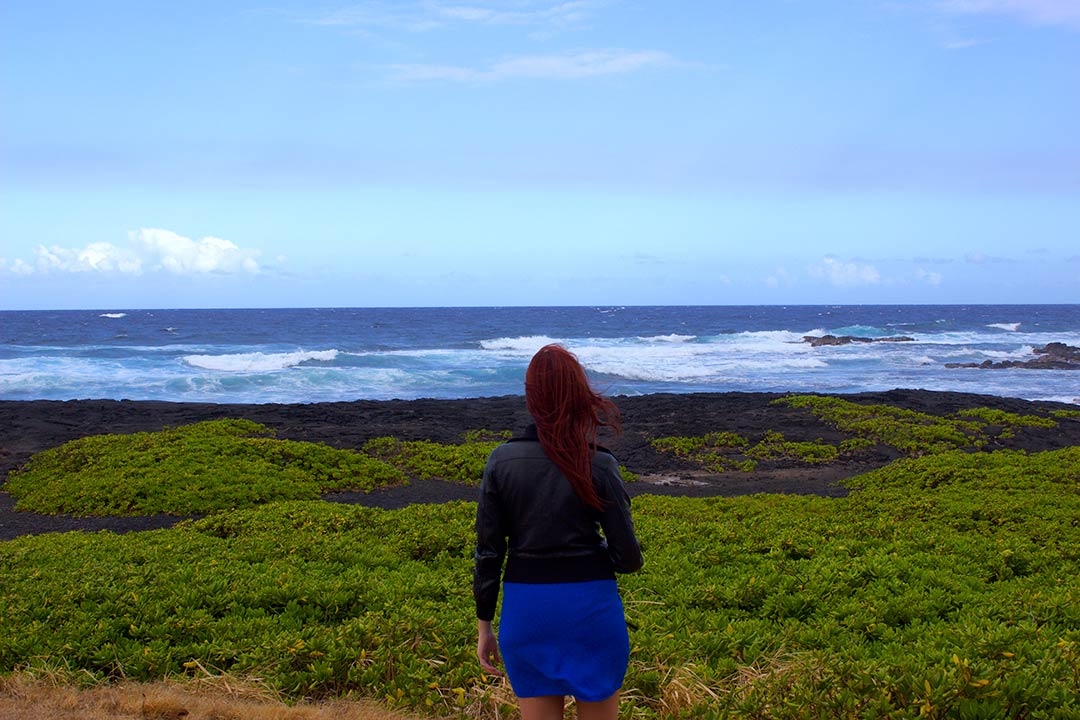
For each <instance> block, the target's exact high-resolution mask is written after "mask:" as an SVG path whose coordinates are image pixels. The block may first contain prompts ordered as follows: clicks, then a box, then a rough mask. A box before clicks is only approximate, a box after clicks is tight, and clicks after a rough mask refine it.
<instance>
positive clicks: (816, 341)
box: [803, 335, 915, 347]
mask: <svg viewBox="0 0 1080 720" xmlns="http://www.w3.org/2000/svg"><path fill="white" fill-rule="evenodd" d="M914 340H915V338H910V337H907V336H906V335H900V336H897V337H883V338H872V337H863V336H861V335H803V342H807V343H810V345H811V346H813V347H821V346H822V345H850V344H851V343H873V342H912V341H914Z"/></svg>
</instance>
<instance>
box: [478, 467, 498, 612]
mask: <svg viewBox="0 0 1080 720" xmlns="http://www.w3.org/2000/svg"><path fill="white" fill-rule="evenodd" d="M494 467H495V463H494V462H493V460H492V459H491V458H490V457H489V458H488V462H487V466H486V467H485V468H484V477H483V479H482V480H481V482H480V499H479V502H478V503H477V506H476V554H475V565H474V567H473V599H474V600H475V601H476V618H477V620H493V619H494V618H495V606H496V604H497V603H498V600H499V580H500V576H501V575H502V564H503V558H504V557H505V556H506V527H505V522H504V520H503V513H502V507H501V504H500V502H499V495H498V488H497V484H496V482H495V478H494Z"/></svg>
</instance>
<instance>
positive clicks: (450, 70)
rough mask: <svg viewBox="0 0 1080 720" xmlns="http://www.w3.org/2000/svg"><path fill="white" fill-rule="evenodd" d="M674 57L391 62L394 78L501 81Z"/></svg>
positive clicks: (593, 54) (600, 71)
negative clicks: (482, 63)
mask: <svg viewBox="0 0 1080 720" xmlns="http://www.w3.org/2000/svg"><path fill="white" fill-rule="evenodd" d="M673 63H674V59H673V58H672V57H671V56H670V55H668V54H667V53H663V52H659V51H656V50H587V51H583V52H579V53H568V54H563V55H522V56H518V57H511V58H507V59H505V60H500V61H498V62H496V63H493V64H492V65H490V66H488V67H486V68H470V67H464V66H459V65H428V64H411V65H390V66H388V69H389V70H390V72H391V76H392V79H393V80H396V81H401V82H422V81H428V80H451V81H456V82H470V81H498V80H509V79H513V78H531V79H570V80H576V79H580V78H588V77H598V76H602V75H622V74H625V73H630V72H635V71H638V70H644V69H647V68H650V67H663V66H665V65H671V64H673Z"/></svg>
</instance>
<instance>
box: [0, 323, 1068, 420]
mask: <svg viewBox="0 0 1080 720" xmlns="http://www.w3.org/2000/svg"><path fill="white" fill-rule="evenodd" d="M826 333H831V334H834V335H858V336H865V337H879V338H880V337H890V336H898V335H905V336H909V337H912V338H914V342H903V343H892V342H888V343H871V344H851V345H844V346H838V347H819V348H813V347H811V346H810V345H809V344H807V343H805V342H803V341H802V339H803V336H804V335H823V334H826ZM1055 341H1057V342H1064V343H1067V344H1069V345H1075V346H1080V305H972V306H960V305H945V306H942V305H937V306H930V305H922V306H920V305H886V306H865V305H862V306H798V307H781V306H760V307H753V306H724V307H570V308H552V307H542V308H520V307H512V308H398V309H394V308H347V309H295V310H287V309H282V310H98V311H89V310H88V311H55V312H51V311H35V312H29V311H27V312H0V399H8V400H31V399H64V400H66V399H78V398H112V399H121V398H127V399H132V400H144V399H154V400H173V401H198V402H221V403H226V402H229V403H233V402H239V403H264V402H318V401H330V400H354V399H360V398H366V399H389V398H418V397H434V398H464V397H482V396H492V395H507V394H521V392H522V381H523V377H524V370H525V366H526V365H527V363H528V361H529V358H530V357H531V356H532V354H533V352H535V351H536V350H537V349H538V348H539V347H540V346H542V345H544V344H546V343H548V342H561V343H563V344H564V345H566V346H567V347H568V348H570V349H571V350H572V351H574V352H575V353H576V354H577V355H578V357H579V358H580V359H581V360H582V362H583V363H584V364H585V365H586V367H587V368H588V369H589V370H590V374H591V377H592V378H593V381H594V383H595V384H596V385H597V387H598V388H599V389H602V390H604V391H605V392H608V393H610V394H613V395H639V394H646V393H655V392H676V393H681V392H696V391H715V392H723V391H773V392H788V391H796V392H811V391H817V392H830V393H848V392H858V391H864V390H887V389H892V388H923V389H929V390H956V391H962V392H979V393H987V394H993V395H1002V396H1010V397H1021V398H1026V399H1037V400H1059V401H1065V402H1076V403H1080V372H1072V371H1046V370H1022V369H1009V370H978V369H947V368H945V363H948V362H982V361H983V360H987V359H990V360H994V361H998V360H1005V359H1030V358H1031V357H1032V354H1031V352H1032V348H1033V347H1037V346H1041V345H1045V344H1046V343H1048V342H1055Z"/></svg>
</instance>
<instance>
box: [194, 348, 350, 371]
mask: <svg viewBox="0 0 1080 720" xmlns="http://www.w3.org/2000/svg"><path fill="white" fill-rule="evenodd" d="M337 356H338V351H337V350H316V351H306V350H298V351H296V352H288V353H262V352H253V353H236V354H232V355H186V356H185V357H184V362H186V363H187V364H188V365H191V366H192V367H197V368H201V369H203V370H218V371H221V372H272V371H274V370H284V369H285V368H290V367H295V366H297V365H300V364H301V363H304V362H307V361H309V360H318V361H320V362H330V361H332V360H334V359H335V358H336V357H337Z"/></svg>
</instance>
